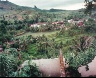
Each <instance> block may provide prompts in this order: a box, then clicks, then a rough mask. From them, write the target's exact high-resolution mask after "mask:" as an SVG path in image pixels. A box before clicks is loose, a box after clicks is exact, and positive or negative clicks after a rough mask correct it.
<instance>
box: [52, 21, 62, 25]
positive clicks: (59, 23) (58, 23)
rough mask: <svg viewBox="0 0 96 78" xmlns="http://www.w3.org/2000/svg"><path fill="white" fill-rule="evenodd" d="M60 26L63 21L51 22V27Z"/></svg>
mask: <svg viewBox="0 0 96 78" xmlns="http://www.w3.org/2000/svg"><path fill="white" fill-rule="evenodd" d="M62 24H64V22H63V21H59V22H53V23H52V25H62Z"/></svg>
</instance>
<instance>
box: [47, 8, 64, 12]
mask: <svg viewBox="0 0 96 78" xmlns="http://www.w3.org/2000/svg"><path fill="white" fill-rule="evenodd" d="M49 11H50V12H59V11H65V10H62V9H50V10H49Z"/></svg>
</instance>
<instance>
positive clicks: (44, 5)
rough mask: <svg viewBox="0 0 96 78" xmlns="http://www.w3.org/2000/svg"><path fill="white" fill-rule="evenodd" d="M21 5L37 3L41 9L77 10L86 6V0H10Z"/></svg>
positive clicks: (32, 5) (31, 5)
mask: <svg viewBox="0 0 96 78" xmlns="http://www.w3.org/2000/svg"><path fill="white" fill-rule="evenodd" d="M9 1H10V2H12V3H15V4H17V5H20V6H29V7H34V5H36V6H37V7H38V8H40V9H51V8H54V9H64V10H77V9H81V8H84V0H9Z"/></svg>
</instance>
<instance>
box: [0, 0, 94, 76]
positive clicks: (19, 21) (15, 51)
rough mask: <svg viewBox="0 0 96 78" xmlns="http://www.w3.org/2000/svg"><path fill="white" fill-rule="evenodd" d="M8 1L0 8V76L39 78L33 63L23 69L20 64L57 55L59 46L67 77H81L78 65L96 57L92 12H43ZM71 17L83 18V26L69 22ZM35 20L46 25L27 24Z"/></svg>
mask: <svg viewBox="0 0 96 78" xmlns="http://www.w3.org/2000/svg"><path fill="white" fill-rule="evenodd" d="M93 1H95V0H93ZM86 3H88V0H86ZM0 4H1V3H0ZM7 4H10V6H9V5H6V8H3V7H1V8H0V15H1V16H0V49H1V48H2V51H0V77H42V73H41V72H40V71H39V69H38V67H37V66H36V65H35V64H33V65H30V61H29V65H28V66H24V67H23V68H22V67H21V64H22V63H23V62H24V61H26V60H31V59H32V60H35V59H41V58H45V59H47V58H48V59H50V58H56V57H58V55H59V49H62V52H63V56H64V57H65V59H66V63H68V64H69V67H68V68H67V69H66V71H68V72H70V76H72V77H78V76H79V77H80V76H81V75H80V73H78V71H77V69H78V67H80V66H81V65H87V64H88V63H90V62H91V61H92V60H93V58H94V57H95V56H96V52H95V50H96V18H95V17H94V16H95V13H93V15H91V16H88V15H86V16H85V15H84V13H83V12H82V11H81V10H76V11H70V10H69V11H67V10H58V9H51V10H50V11H47V10H45V11H44V10H40V9H39V8H37V7H36V6H35V7H34V8H28V7H20V6H17V5H15V4H12V3H10V2H9V1H8V2H7ZM88 4H89V3H88ZM12 7H13V8H12ZM88 7H89V6H88ZM88 7H87V9H88V10H89V9H90V8H88ZM7 9H8V10H7ZM86 12H87V11H86ZM15 14H16V15H15ZM93 17H94V18H93ZM70 19H73V20H74V21H79V20H83V19H84V20H83V25H82V26H81V25H80V26H79V24H78V23H69V22H68V20H70ZM94 19H95V20H94ZM61 21H62V22H63V23H62V22H61ZM57 22H59V24H58V23H57ZM60 22H61V23H62V24H61V23H60ZM38 23H46V25H45V26H44V25H42V24H41V25H40V27H30V26H31V25H34V24H38ZM53 23H56V24H53ZM73 71H74V73H73ZM66 76H67V75H66Z"/></svg>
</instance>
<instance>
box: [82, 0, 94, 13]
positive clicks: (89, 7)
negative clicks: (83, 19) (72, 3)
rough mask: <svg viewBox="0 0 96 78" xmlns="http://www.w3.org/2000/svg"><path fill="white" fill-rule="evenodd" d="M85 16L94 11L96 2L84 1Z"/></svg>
mask: <svg viewBox="0 0 96 78" xmlns="http://www.w3.org/2000/svg"><path fill="white" fill-rule="evenodd" d="M84 3H85V7H86V9H85V14H91V13H92V11H94V10H96V0H91V1H89V0H85V1H84Z"/></svg>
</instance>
